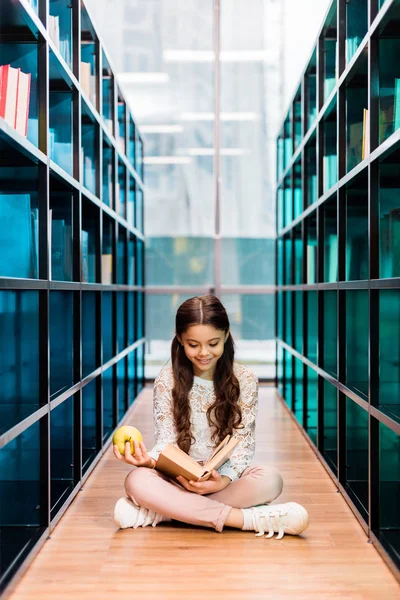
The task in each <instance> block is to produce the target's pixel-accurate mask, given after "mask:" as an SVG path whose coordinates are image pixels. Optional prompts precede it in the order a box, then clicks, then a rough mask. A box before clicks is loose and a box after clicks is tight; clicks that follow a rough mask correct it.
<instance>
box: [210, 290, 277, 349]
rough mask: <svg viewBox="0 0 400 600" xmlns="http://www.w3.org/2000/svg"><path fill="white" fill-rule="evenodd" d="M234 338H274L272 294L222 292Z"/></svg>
mask: <svg viewBox="0 0 400 600" xmlns="http://www.w3.org/2000/svg"><path fill="white" fill-rule="evenodd" d="M221 301H222V303H223V305H224V306H225V308H226V310H227V313H228V315H229V320H230V324H231V330H232V335H233V339H234V340H272V339H274V338H275V297H274V294H273V293H271V294H222V296H221Z"/></svg>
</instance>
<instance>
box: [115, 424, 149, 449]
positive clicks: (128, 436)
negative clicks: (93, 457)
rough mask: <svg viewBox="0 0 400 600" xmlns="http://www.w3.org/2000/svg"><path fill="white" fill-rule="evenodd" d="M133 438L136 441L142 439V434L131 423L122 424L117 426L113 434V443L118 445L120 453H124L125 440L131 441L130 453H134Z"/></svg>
mask: <svg viewBox="0 0 400 600" xmlns="http://www.w3.org/2000/svg"><path fill="white" fill-rule="evenodd" d="M134 440H136V441H137V442H142V441H143V436H142V434H141V433H140V431H139V430H138V429H136V427H132V426H131V425H123V426H122V427H119V428H118V429H117V431H116V432H115V433H114V436H113V444H114V445H115V444H116V445H117V446H118V450H119V451H120V453H121V454H122V455H125V444H126V442H130V443H131V454H132V455H134V454H135V446H134V444H133V442H134Z"/></svg>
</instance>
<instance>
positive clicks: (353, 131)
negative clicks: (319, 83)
mask: <svg viewBox="0 0 400 600" xmlns="http://www.w3.org/2000/svg"><path fill="white" fill-rule="evenodd" d="M367 121H368V57H367V55H366V54H365V55H364V54H363V55H362V56H360V57H359V58H358V60H357V62H356V64H355V66H354V68H353V69H352V70H351V73H350V75H349V78H348V80H347V81H346V170H347V172H348V171H351V169H353V168H354V167H356V166H357V165H358V163H360V162H361V161H362V160H364V158H366V156H367V154H368V131H367Z"/></svg>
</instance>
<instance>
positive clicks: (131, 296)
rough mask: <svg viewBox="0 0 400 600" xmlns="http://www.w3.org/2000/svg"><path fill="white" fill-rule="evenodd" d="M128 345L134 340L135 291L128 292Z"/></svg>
mask: <svg viewBox="0 0 400 600" xmlns="http://www.w3.org/2000/svg"><path fill="white" fill-rule="evenodd" d="M127 302H128V346H132V344H133V343H134V342H135V341H136V319H135V292H128V294H127Z"/></svg>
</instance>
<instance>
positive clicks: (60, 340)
mask: <svg viewBox="0 0 400 600" xmlns="http://www.w3.org/2000/svg"><path fill="white" fill-rule="evenodd" d="M73 304H74V295H73V292H58V291H54V290H53V291H51V292H50V395H51V396H54V395H55V394H59V393H62V392H65V391H66V390H67V389H69V388H70V387H71V386H72V385H73V383H74V364H73V358H74V355H73V331H74V306H73Z"/></svg>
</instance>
